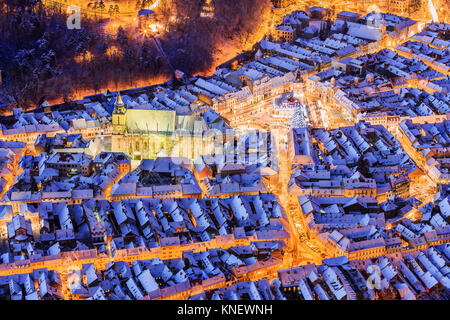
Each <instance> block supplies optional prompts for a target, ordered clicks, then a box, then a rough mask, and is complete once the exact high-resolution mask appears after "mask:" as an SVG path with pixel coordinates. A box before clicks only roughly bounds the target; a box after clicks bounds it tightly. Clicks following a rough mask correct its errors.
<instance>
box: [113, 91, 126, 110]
mask: <svg viewBox="0 0 450 320" xmlns="http://www.w3.org/2000/svg"><path fill="white" fill-rule="evenodd" d="M114 112H115V113H125V103H123V100H122V97H121V96H120V91H118V92H117V97H116V102H114Z"/></svg>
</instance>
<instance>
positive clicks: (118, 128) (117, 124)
mask: <svg viewBox="0 0 450 320" xmlns="http://www.w3.org/2000/svg"><path fill="white" fill-rule="evenodd" d="M126 112H127V106H126V105H125V103H123V101H122V97H121V96H120V92H118V93H117V98H116V102H115V103H114V111H113V114H112V125H113V134H124V133H125V129H126V124H125V120H126Z"/></svg>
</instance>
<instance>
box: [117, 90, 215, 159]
mask: <svg viewBox="0 0 450 320" xmlns="http://www.w3.org/2000/svg"><path fill="white" fill-rule="evenodd" d="M112 126H113V134H112V145H111V151H112V152H123V153H125V154H126V155H128V156H129V157H130V158H131V160H136V161H140V160H142V159H154V158H156V157H157V156H158V155H159V156H164V155H170V156H183V157H187V158H189V159H194V158H196V157H198V156H199V155H201V154H202V152H210V151H211V148H212V146H213V143H212V142H213V136H212V135H209V136H208V137H206V136H205V135H204V131H205V130H206V129H207V125H206V123H205V121H204V119H203V118H202V117H201V116H192V115H188V116H181V115H177V114H176V111H174V110H151V109H128V108H127V107H126V105H125V104H124V102H123V101H122V99H121V97H120V94H118V96H117V99H116V102H115V107H114V112H113V114H112Z"/></svg>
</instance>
